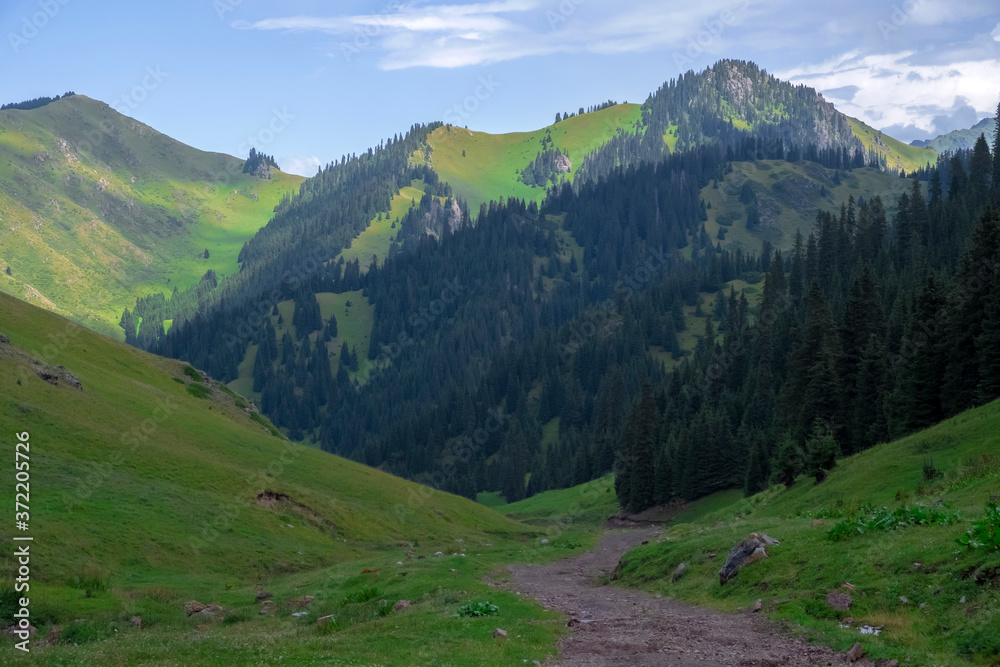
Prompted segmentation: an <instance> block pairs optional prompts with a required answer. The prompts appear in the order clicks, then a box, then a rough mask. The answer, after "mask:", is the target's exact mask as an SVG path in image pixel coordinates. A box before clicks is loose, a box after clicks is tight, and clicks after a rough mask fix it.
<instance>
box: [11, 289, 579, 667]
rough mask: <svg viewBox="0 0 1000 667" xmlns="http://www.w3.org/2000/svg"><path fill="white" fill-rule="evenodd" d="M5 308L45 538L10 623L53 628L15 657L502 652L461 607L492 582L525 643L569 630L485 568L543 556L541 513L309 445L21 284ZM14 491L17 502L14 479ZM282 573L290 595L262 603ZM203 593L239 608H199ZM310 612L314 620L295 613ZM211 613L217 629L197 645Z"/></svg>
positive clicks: (486, 656) (38, 541)
mask: <svg viewBox="0 0 1000 667" xmlns="http://www.w3.org/2000/svg"><path fill="white" fill-rule="evenodd" d="M0 313H2V314H3V315H2V317H0V429H2V431H3V432H4V433H6V434H8V437H7V438H6V439H5V440H6V442H7V443H8V444H9V445H10V448H11V452H12V455H13V452H14V449H15V439H14V434H24V435H22V436H21V437H20V440H22V441H25V442H27V443H28V444H27V445H25V446H23V447H19V448H18V449H19V452H20V454H21V455H20V456H18V459H19V460H20V461H22V462H27V463H28V465H26V466H24V467H23V468H19V470H22V472H25V475H26V476H27V477H28V479H29V481H28V482H26V485H28V486H29V487H30V502H29V501H25V502H28V503H29V508H30V518H29V519H27V521H28V522H29V528H30V530H28V531H26V532H24V533H23V535H27V536H30V537H32V538H33V541H32V542H30V543H28V544H29V548H30V570H31V576H30V588H26V589H22V591H21V592H20V593H18V592H15V590H14V588H13V585H14V584H13V579H14V576H15V575H14V574H12V573H14V572H16V568H17V567H19V565H18V564H17V560H16V558H15V557H14V556H13V555H12V554H14V549H15V547H14V545H15V544H16V545H18V546H22V545H21V543H12V542H10V541H9V538H8V540H7V544H6V546H7V549H5V554H4V555H3V556H2V557H0V566H2V569H3V571H4V573H5V575H6V579H5V581H4V583H3V585H0V622H2V623H3V624H4V627H5V628H7V627H9V626H10V625H11V624H12V623H13V622H14V617H13V614H14V613H15V612H16V611H17V609H19V608H20V606H22V605H18V600H19V599H20V598H22V597H27V598H29V599H30V605H31V606H30V610H31V617H30V618H31V623H32V624H33V625H34V626H36V627H38V628H39V631H40V635H39V636H37V637H36V638H35V641H34V642H33V643H32V645H31V655H30V656H28V655H23V654H22V653H21V652H20V651H17V650H15V649H14V647H13V644H12V642H4V645H3V646H2V647H0V656H2V657H0V661H2V662H3V663H4V664H10V665H14V664H25V663H24V662H22V661H23V660H25V659H28V658H31V659H33V660H37V659H41V660H42V661H44V662H45V663H46V664H57V663H59V662H66V661H72V662H83V663H86V664H115V663H119V664H141V663H147V664H148V663H149V662H151V661H159V662H175V661H178V660H179V661H181V662H184V663H185V664H213V663H218V662H219V661H220V660H222V659H223V657H224V658H225V659H226V660H235V661H237V662H240V663H243V664H246V663H250V662H253V661H257V660H260V659H261V657H262V656H265V655H266V656H270V655H271V654H272V652H277V653H281V654H283V655H284V662H287V663H290V664H304V663H308V662H312V661H316V660H320V661H324V660H326V659H327V658H324V657H323V656H324V655H327V656H328V654H329V652H330V651H333V650H335V651H336V652H337V653H338V655H340V656H341V657H345V656H346V657H345V659H348V658H352V659H355V660H356V661H361V660H362V659H363V656H364V655H366V651H370V649H371V646H372V645H379V644H387V645H385V646H384V647H383V649H384V654H382V655H381V657H380V660H382V661H384V662H385V664H393V665H406V664H412V662H411V660H412V658H413V656H414V655H421V656H423V659H426V660H428V661H430V662H433V663H435V664H441V663H442V662H443V661H447V660H448V659H451V658H450V657H449V656H453V655H454V653H455V651H457V650H461V651H464V652H467V654H468V655H472V656H473V658H472V659H473V660H475V661H477V662H479V663H480V664H501V663H502V662H503V661H504V660H505V659H506V658H504V657H502V655H503V652H502V649H501V648H500V647H497V645H496V643H495V642H491V641H490V640H489V639H488V637H489V634H488V633H482V634H480V632H479V630H478V629H476V628H467V629H456V628H455V626H454V622H453V621H452V619H451V615H452V614H454V613H455V610H456V608H457V607H458V604H459V602H469V601H475V600H476V599H477V598H478V597H479V596H489V597H488V599H492V600H494V601H495V602H497V603H499V604H501V605H503V609H504V613H505V621H504V622H505V623H509V624H511V625H512V626H513V627H512V628H511V630H512V632H522V631H523V632H524V633H525V636H526V637H528V636H530V637H531V639H530V640H528V641H527V642H526V643H525V644H524V645H520V646H519V648H518V650H519V651H527V652H528V653H529V654H536V655H538V656H539V657H542V658H543V659H544V655H545V654H546V653H547V652H549V651H550V650H552V647H553V646H554V644H555V640H556V632H555V629H554V628H553V631H552V632H542V633H539V632H537V631H536V632H531V631H530V629H531V628H532V626H533V624H535V623H538V622H539V620H540V619H542V618H545V617H546V616H544V614H543V612H541V610H540V609H539V608H538V607H537V606H535V605H534V604H531V603H528V602H524V601H521V600H519V599H517V598H516V596H514V595H513V594H510V593H498V592H497V591H492V592H490V591H489V589H488V588H487V587H486V586H485V585H484V584H483V583H482V581H481V579H482V577H483V576H485V575H486V574H487V572H488V571H489V570H491V569H493V568H495V567H498V566H499V564H500V563H503V562H508V561H510V560H513V559H528V560H531V559H533V558H536V557H537V555H536V550H537V546H536V545H537V543H538V536H539V534H540V533H539V531H537V530H536V529H533V528H530V527H526V526H523V525H521V524H518V523H516V522H513V521H510V520H508V519H506V518H504V517H503V516H502V515H500V514H497V513H496V512H494V511H492V510H490V509H488V508H486V507H483V506H481V505H478V504H476V503H474V502H471V501H469V500H465V499H462V498H458V497H455V496H451V495H448V494H445V493H441V492H438V491H434V490H431V489H429V488H427V487H425V486H419V485H417V484H414V483H412V482H408V481H404V480H402V479H399V478H396V477H392V476H391V475H388V474H385V473H383V472H380V471H377V470H373V469H371V468H367V467H365V466H362V465H360V464H358V463H355V462H352V461H347V460H344V459H341V458H339V457H335V456H331V455H330V454H328V453H325V452H321V451H319V450H316V449H312V448H309V447H306V446H303V445H301V444H298V443H293V442H290V441H288V440H286V439H285V438H284V437H282V436H280V435H279V434H278V433H277V431H276V429H274V427H273V426H272V425H271V424H270V423H269V422H268V420H267V419H265V418H263V417H262V416H261V415H260V414H259V413H258V412H257V411H256V408H254V407H253V406H252V405H250V404H249V403H248V402H247V401H246V400H245V399H244V398H242V397H241V396H238V395H235V394H233V393H232V392H230V391H228V390H227V389H226V387H225V386H224V385H221V384H220V383H218V382H216V381H214V380H211V379H210V378H207V377H205V376H204V375H201V374H199V373H198V372H196V371H194V369H192V368H191V367H190V366H187V365H186V364H182V363H179V362H177V361H172V360H167V359H162V358H158V357H154V356H152V355H149V354H147V353H145V352H141V351H139V350H137V349H135V348H134V347H131V346H127V345H125V344H124V343H120V342H117V341H114V340H112V339H109V338H107V337H104V336H102V335H99V334H97V333H94V332H92V331H89V330H87V329H85V328H83V327H81V326H78V325H76V324H74V323H72V322H70V321H68V320H66V319H64V318H62V317H59V316H57V315H54V314H52V313H50V312H47V311H45V310H43V309H40V308H37V307H35V306H33V305H30V304H28V303H25V302H23V301H19V300H16V299H14V298H13V297H11V296H9V295H6V294H0ZM11 474H12V475H13V473H11ZM2 489H3V490H2V492H0V497H2V499H3V501H4V502H6V503H7V504H9V505H10V506H11V507H13V506H14V501H15V498H14V494H15V488H14V484H13V483H11V484H4V485H3V487H2ZM19 500H24V499H23V498H19ZM579 537H580V536H579V535H578V534H574V533H569V534H567V536H566V539H568V540H578V539H579ZM528 538H531V543H530V544H525V540H527V539H528ZM519 540H520V541H519ZM558 541H559V542H560V543H561V542H562V541H563V540H558ZM553 542H557V540H555V539H553ZM578 546H579V545H577V547H569V548H578ZM562 549H563V547H562V546H560V547H557V548H550V549H549V551H550V552H551V555H556V554H558V553H564V551H562ZM439 551H440V552H446V553H447V554H448V555H447V557H435V556H434V554H435V552H439ZM459 551H460V552H461V553H462V556H457V555H456V556H452V554H453V553H456V552H459ZM466 556H468V558H466ZM404 563H405V565H404ZM21 564H22V565H23V564H24V561H23V560H22V561H21ZM380 570H381V577H380V575H379V571H380ZM406 575H408V576H406ZM442 587H443V588H444V591H442ZM265 589H266V590H267V591H268V592H269V593H273V598H272V599H271V601H270V602H266V603H264V604H263V606H262V605H261V603H260V601H259V600H260V599H263V597H260V598H259V599H258V601H257V602H255V597H257V596H258V594H260V593H261V591H262V590H265ZM459 591H462V592H459ZM470 591H471V593H470ZM304 595H310V596H313V598H314V599H313V600H312V601H311V602H310V601H309V600H306V599H304V598H303V596H304ZM352 596H353V597H352ZM373 596H374V599H372V598H373ZM472 596H475V597H472ZM470 597H471V598H472V599H471V600H470ZM382 598H388V599H389V601H390V602H389V604H388V607H386V605H385V604H382V605H381V606H380V603H379V600H380V599H382ZM401 598H402V599H408V600H412V601H413V602H414V606H413V609H412V610H410V611H409V612H408V613H410V614H412V616H406V617H405V618H403V619H400V618H398V617H389V618H388V619H386V620H382V619H383V617H385V616H387V615H389V614H392V613H393V611H392V603H394V602H395V601H396V600H398V599H401ZM345 599H346V600H348V601H347V602H345V601H344V600H345ZM191 600H200V601H202V602H204V603H206V604H209V603H211V604H218V605H221V606H222V608H223V609H222V610H221V611H220V612H219V613H218V614H215V615H211V614H197V615H194V616H191V617H190V618H189V617H188V616H189V615H188V614H186V613H185V603H187V602H188V601H191ZM261 609H264V610H265V612H266V610H267V609H270V610H271V615H267V614H266V613H265V614H264V615H260V614H259V612H260V611H261ZM300 610H305V611H306V612H307V616H306V617H304V618H297V617H294V616H292V614H293V613H297V612H298V611H300ZM326 614H335V615H336V616H337V618H338V619H339V620H338V621H336V622H333V624H332V625H331V627H330V628H327V629H326V630H327V631H326V632H322V631H320V629H318V628H317V626H316V619H317V618H318V617H321V616H323V615H326ZM223 616H225V620H223V618H222V617H223ZM135 617H139V618H141V622H136V621H135V620H134V618H135ZM220 621H221V622H220ZM203 623H204V624H209V625H211V627H212V630H211V631H210V633H209V634H210V635H211V636H209V637H205V641H204V642H201V641H195V642H192V641H191V633H192V631H194V632H196V633H201V632H202V631H203V630H204V629H206V628H207V627H208V625H206V626H204V627H196V626H200V625H201V624H203ZM386 624H388V625H386ZM410 624H414V625H415V627H417V628H419V632H416V633H414V634H413V635H412V636H409V637H404V636H400V635H393V638H392V639H391V640H389V641H387V640H386V638H385V635H386V633H387V632H389V634H393V633H392V632H391V630H392V626H393V625H405V626H407V627H409V625H410ZM140 625H141V627H139V626H140ZM56 626H59V627H61V629H62V634H61V635H59V631H58V630H53V628H55V627H56ZM477 627H478V626H477ZM505 627H510V626H505ZM345 630H349V631H348V632H344V631H345ZM50 632H54V634H53V635H52V636H53V637H56V638H55V639H53V640H52V641H51V642H49V644H50V645H49V646H45V645H44V644H42V643H41V640H42V638H43V637H45V636H46V635H47V634H48V633H50ZM404 634H407V635H408V634H409V633H408V632H407V633H404ZM428 640H430V641H428ZM275 642H277V643H279V644H285V645H284V646H282V647H280V648H278V649H276V648H275V647H274V644H275ZM424 643H429V644H432V645H434V646H431V647H428V646H423V644H424ZM456 643H460V644H463V645H464V646H463V648H462V649H456V647H455V646H456ZM39 653H41V654H42V656H41V658H39V656H38V655H37V654H39ZM519 655H520V654H519ZM274 659H275V660H277V656H276V654H275V657H274ZM29 663H30V664H38V663H37V662H31V661H30V660H29Z"/></svg>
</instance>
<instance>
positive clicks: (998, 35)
mask: <svg viewBox="0 0 1000 667" xmlns="http://www.w3.org/2000/svg"><path fill="white" fill-rule="evenodd" d="M990 36H991V37H993V39H994V40H996V41H998V42H1000V23H997V27H995V28H993V32H991V33H990Z"/></svg>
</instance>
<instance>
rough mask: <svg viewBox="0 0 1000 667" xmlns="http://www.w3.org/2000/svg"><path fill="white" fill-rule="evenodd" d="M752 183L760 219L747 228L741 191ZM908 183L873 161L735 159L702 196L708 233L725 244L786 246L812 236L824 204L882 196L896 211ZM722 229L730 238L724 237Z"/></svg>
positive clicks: (748, 248) (836, 205)
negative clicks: (832, 165) (841, 164)
mask: <svg viewBox="0 0 1000 667" xmlns="http://www.w3.org/2000/svg"><path fill="white" fill-rule="evenodd" d="M746 183H749V184H750V187H751V188H752V189H753V191H754V194H755V195H756V197H757V208H758V212H759V216H760V222H759V224H758V225H757V226H756V227H753V228H751V229H748V228H747V207H746V205H745V203H744V202H742V201H741V199H740V196H741V192H742V190H743V186H744V184H746ZM908 189H909V182H908V181H905V180H903V179H901V178H898V177H896V176H893V175H891V174H888V173H885V172H882V171H879V170H877V169H874V168H872V167H864V168H861V169H852V170H850V171H836V170H833V169H828V168H826V167H824V166H822V165H819V164H816V163H815V162H805V161H800V162H786V161H783V160H758V161H756V162H735V163H733V170H732V171H731V172H730V173H728V174H727V175H726V177H725V178H724V179H723V180H722V181H719V182H717V183H713V184H712V185H711V186H709V187H706V188H705V189H704V190H702V199H703V200H704V201H705V202H706V205H708V204H710V205H711V208H709V209H708V210H707V211H706V213H707V215H708V220H707V221H706V222H705V230H706V231H707V232H708V234H709V237H710V238H712V239H716V240H721V242H722V245H723V247H730V246H732V247H733V248H740V249H742V250H744V251H748V252H753V253H757V252H760V247H761V242H763V241H769V242H770V243H771V244H772V245H773V246H774V247H776V248H781V249H783V250H787V249H789V248H791V247H792V245H793V244H794V243H795V233H796V232H797V231H801V232H802V236H803V238H805V237H807V236H809V233H810V232H811V231H813V229H814V228H815V223H816V214H817V212H819V211H820V210H830V209H833V210H836V209H837V208H839V207H840V205H841V204H845V205H846V204H847V202H848V200H849V199H850V197H852V196H853V197H854V200H855V201H858V200H859V199H860V198H864V199H867V200H870V199H872V198H873V197H875V196H881V197H882V201H883V203H884V204H885V205H886V207H887V210H888V211H889V214H890V215H891V214H893V213H895V205H896V200H897V199H898V198H899V195H901V194H902V193H903V192H906V191H907V190H908ZM720 230H725V231H724V233H725V238H724V239H720V236H719V233H720Z"/></svg>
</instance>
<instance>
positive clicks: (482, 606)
mask: <svg viewBox="0 0 1000 667" xmlns="http://www.w3.org/2000/svg"><path fill="white" fill-rule="evenodd" d="M499 613H500V607H498V606H496V605H495V604H493V603H492V602H466V603H465V604H463V605H462V606H461V607H459V608H458V613H457V615H458V616H462V617H465V618H474V617H478V616H496V615H497V614H499Z"/></svg>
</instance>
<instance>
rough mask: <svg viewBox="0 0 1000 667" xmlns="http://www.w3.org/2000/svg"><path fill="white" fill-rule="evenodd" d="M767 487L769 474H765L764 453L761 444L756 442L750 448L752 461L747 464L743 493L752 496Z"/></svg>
mask: <svg viewBox="0 0 1000 667" xmlns="http://www.w3.org/2000/svg"><path fill="white" fill-rule="evenodd" d="M766 488H767V476H766V475H765V474H764V461H763V454H762V453H761V451H760V447H759V445H757V443H754V445H753V447H752V449H751V450H750V462H749V464H748V465H747V472H746V480H745V481H744V483H743V495H744V496H746V497H748V498H749V497H750V496H752V495H754V494H755V493H760V492H761V491H763V490H764V489H766Z"/></svg>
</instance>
